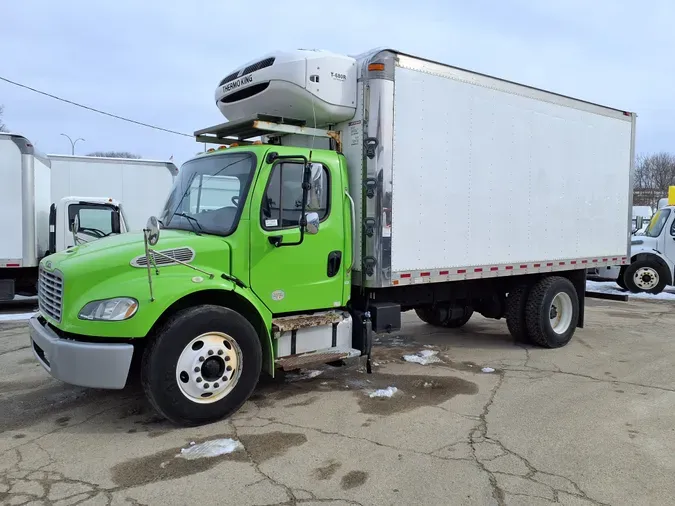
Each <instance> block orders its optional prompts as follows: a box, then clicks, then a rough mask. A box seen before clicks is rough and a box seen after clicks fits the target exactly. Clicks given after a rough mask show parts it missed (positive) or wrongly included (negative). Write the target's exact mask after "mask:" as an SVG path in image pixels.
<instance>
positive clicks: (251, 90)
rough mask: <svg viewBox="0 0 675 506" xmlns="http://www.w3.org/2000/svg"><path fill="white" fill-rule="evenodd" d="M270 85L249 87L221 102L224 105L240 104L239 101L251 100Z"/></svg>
mask: <svg viewBox="0 0 675 506" xmlns="http://www.w3.org/2000/svg"><path fill="white" fill-rule="evenodd" d="M269 85H270V83H260V84H254V85H253V86H249V87H248V88H244V89H243V90H239V91H236V92H234V93H232V94H231V95H227V96H226V97H224V98H223V99H221V102H222V103H223V104H231V103H233V102H238V101H239V100H244V99H245V98H251V97H252V96H254V95H257V94H258V93H262V92H263V91H265V90H266V89H267V88H268V87H269Z"/></svg>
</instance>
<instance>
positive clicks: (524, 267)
mask: <svg viewBox="0 0 675 506" xmlns="http://www.w3.org/2000/svg"><path fill="white" fill-rule="evenodd" d="M534 266H535V267H536V266H537V264H534ZM520 268H521V269H527V265H521V266H520Z"/></svg>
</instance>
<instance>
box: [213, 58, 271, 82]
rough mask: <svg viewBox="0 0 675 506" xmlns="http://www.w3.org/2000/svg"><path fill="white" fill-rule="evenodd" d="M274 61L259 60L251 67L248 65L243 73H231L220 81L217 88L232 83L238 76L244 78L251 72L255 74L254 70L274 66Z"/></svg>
mask: <svg viewBox="0 0 675 506" xmlns="http://www.w3.org/2000/svg"><path fill="white" fill-rule="evenodd" d="M274 60H275V58H274V57H271V58H265V59H264V60H260V61H259V62H257V63H254V64H253V65H249V66H248V67H246V68H245V69H244V70H243V71H240V70H237V71H236V72H232V73H231V74H230V75H229V76H227V77H226V78H225V79H223V80H222V81H220V83H219V84H218V86H222V85H224V84H227V83H229V82H230V81H234V80H235V79H236V78H237V77H239V76H240V75H241V76H245V75H246V74H250V73H251V72H255V71H256V70H260V69H264V68H267V67H271V66H272V65H274Z"/></svg>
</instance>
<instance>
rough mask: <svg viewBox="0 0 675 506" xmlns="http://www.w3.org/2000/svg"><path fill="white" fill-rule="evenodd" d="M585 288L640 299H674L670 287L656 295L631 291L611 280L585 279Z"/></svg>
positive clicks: (673, 293)
mask: <svg viewBox="0 0 675 506" xmlns="http://www.w3.org/2000/svg"><path fill="white" fill-rule="evenodd" d="M586 290H587V291H589V292H599V293H607V294H611V295H628V297H629V298H630V299H642V300H673V301H675V292H674V291H673V290H672V288H669V289H668V288H667V289H666V290H664V291H663V292H661V293H657V294H656V295H654V294H651V293H631V292H629V291H627V290H624V289H623V288H620V287H619V285H617V284H616V283H614V282H613V281H591V280H587V281H586Z"/></svg>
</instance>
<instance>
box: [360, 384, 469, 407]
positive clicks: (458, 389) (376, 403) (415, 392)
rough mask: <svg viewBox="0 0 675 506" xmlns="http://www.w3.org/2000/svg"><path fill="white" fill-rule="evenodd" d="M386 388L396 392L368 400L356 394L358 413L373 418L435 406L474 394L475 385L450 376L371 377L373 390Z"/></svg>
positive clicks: (364, 393) (368, 397) (365, 396)
mask: <svg viewBox="0 0 675 506" xmlns="http://www.w3.org/2000/svg"><path fill="white" fill-rule="evenodd" d="M387 386H395V387H396V388H397V389H398V391H397V392H396V393H395V394H394V395H393V396H392V397H389V398H386V397H385V398H378V397H376V398H371V397H370V396H369V395H368V393H367V392H362V391H359V392H357V395H359V397H358V402H359V407H360V408H361V412H362V413H365V414H373V415H391V414H394V413H403V412H406V411H411V410H413V409H415V408H419V407H422V406H437V405H439V404H442V403H444V402H446V401H448V400H450V399H452V398H453V397H455V396H456V395H475V394H477V393H478V385H476V384H475V383H473V382H471V381H467V380H465V379H462V378H457V377H454V376H417V375H400V374H377V375H373V386H372V389H373V390H375V389H378V388H387Z"/></svg>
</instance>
